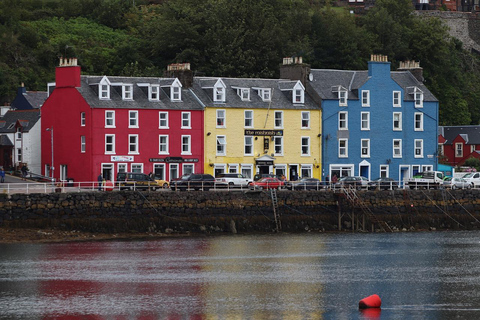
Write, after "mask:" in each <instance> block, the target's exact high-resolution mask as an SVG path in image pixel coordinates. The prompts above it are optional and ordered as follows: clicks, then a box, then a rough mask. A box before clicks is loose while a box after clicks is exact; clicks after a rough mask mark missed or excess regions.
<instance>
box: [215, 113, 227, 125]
mask: <svg viewBox="0 0 480 320" xmlns="http://www.w3.org/2000/svg"><path fill="white" fill-rule="evenodd" d="M215 113H216V122H215V123H216V127H217V128H226V127H227V111H226V110H225V109H217V110H216V111H215ZM222 114H223V115H222ZM219 122H220V123H219Z"/></svg>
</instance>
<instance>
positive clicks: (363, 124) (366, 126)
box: [360, 111, 370, 131]
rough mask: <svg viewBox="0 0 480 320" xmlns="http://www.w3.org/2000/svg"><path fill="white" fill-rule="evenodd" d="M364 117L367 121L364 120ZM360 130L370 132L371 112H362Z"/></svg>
mask: <svg viewBox="0 0 480 320" xmlns="http://www.w3.org/2000/svg"><path fill="white" fill-rule="evenodd" d="M364 116H365V117H366V119H364ZM360 130H362V131H367V130H370V112H369V111H363V112H360Z"/></svg>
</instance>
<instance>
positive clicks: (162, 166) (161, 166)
mask: <svg viewBox="0 0 480 320" xmlns="http://www.w3.org/2000/svg"><path fill="white" fill-rule="evenodd" d="M166 169H167V168H166V164H165V163H154V164H153V174H154V175H155V176H157V171H160V176H159V178H160V179H161V180H167V172H166Z"/></svg>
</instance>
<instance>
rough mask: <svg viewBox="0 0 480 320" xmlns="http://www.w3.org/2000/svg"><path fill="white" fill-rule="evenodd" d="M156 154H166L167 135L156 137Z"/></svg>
mask: <svg viewBox="0 0 480 320" xmlns="http://www.w3.org/2000/svg"><path fill="white" fill-rule="evenodd" d="M158 154H168V135H159V136H158Z"/></svg>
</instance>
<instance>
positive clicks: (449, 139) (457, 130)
mask: <svg viewBox="0 0 480 320" xmlns="http://www.w3.org/2000/svg"><path fill="white" fill-rule="evenodd" d="M438 134H439V135H441V136H443V137H444V138H445V140H446V141H445V144H452V143H453V140H455V138H456V137H458V136H459V135H460V136H461V137H462V139H463V140H465V143H466V144H480V126H439V127H438Z"/></svg>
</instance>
